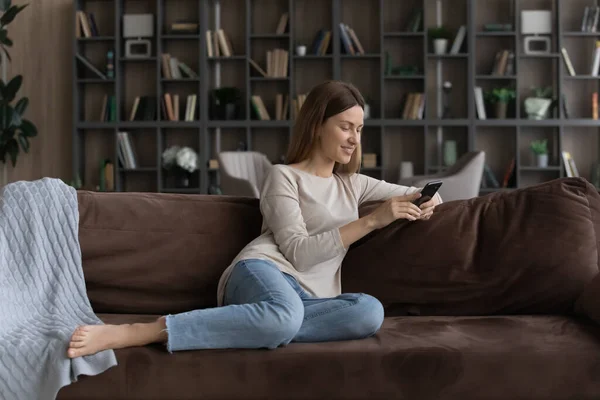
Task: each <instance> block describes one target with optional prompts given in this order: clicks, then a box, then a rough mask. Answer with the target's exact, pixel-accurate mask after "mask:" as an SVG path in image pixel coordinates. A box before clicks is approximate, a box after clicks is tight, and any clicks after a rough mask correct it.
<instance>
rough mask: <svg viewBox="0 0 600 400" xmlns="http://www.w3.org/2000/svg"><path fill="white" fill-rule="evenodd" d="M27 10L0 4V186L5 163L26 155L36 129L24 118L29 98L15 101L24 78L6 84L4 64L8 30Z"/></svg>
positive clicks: (5, 2)
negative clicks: (0, 175)
mask: <svg viewBox="0 0 600 400" xmlns="http://www.w3.org/2000/svg"><path fill="white" fill-rule="evenodd" d="M25 7H27V4H25V5H11V0H0V12H2V16H1V17H0V55H1V56H2V62H1V63H2V65H1V67H2V79H0V162H2V169H3V171H2V177H3V178H2V182H1V183H2V185H4V184H6V180H7V179H6V163H7V161H8V160H9V159H10V161H11V163H12V166H13V167H14V166H16V164H17V157H18V155H19V153H20V151H21V150H22V151H23V152H25V153H28V152H29V147H30V143H29V140H30V138H32V137H35V136H37V128H36V126H35V125H34V124H33V123H32V122H31V121H29V120H28V119H25V118H23V115H24V114H25V111H26V110H27V105H28V104H29V98H27V97H22V98H20V99H18V100H17V94H18V92H19V89H20V88H21V84H22V83H23V76H21V75H17V76H15V77H13V78H12V79H11V80H10V81H8V82H7V78H6V68H7V62H8V61H10V60H11V58H10V54H9V52H8V48H9V47H11V46H12V45H13V41H12V40H11V39H10V38H9V37H8V31H7V26H8V25H9V24H10V23H11V22H12V21H13V20H14V19H15V17H16V16H17V15H18V14H19V13H20V12H21V11H23V9H25Z"/></svg>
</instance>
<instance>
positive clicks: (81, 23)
mask: <svg viewBox="0 0 600 400" xmlns="http://www.w3.org/2000/svg"><path fill="white" fill-rule="evenodd" d="M95 36H99V34H98V26H97V25H96V18H95V17H94V13H87V12H85V11H81V10H79V11H77V12H76V13H75V37H76V38H78V39H79V38H82V37H86V38H90V37H95Z"/></svg>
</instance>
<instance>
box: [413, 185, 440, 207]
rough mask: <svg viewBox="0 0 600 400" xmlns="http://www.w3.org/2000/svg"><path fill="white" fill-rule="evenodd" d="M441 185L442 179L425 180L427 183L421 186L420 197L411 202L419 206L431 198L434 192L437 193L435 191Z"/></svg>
mask: <svg viewBox="0 0 600 400" xmlns="http://www.w3.org/2000/svg"><path fill="white" fill-rule="evenodd" d="M441 186H442V181H431V182H427V184H426V185H425V186H423V189H421V197H419V198H418V199H416V200H414V201H413V203H414V204H416V205H417V206H420V205H421V204H423V203H425V202H426V201H429V200H431V199H432V198H433V196H435V194H436V193H437V191H438V190H439V189H440V187H441Z"/></svg>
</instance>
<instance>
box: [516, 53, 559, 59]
mask: <svg viewBox="0 0 600 400" xmlns="http://www.w3.org/2000/svg"><path fill="white" fill-rule="evenodd" d="M519 57H520V58H525V59H528V58H533V59H535V58H539V59H544V58H559V57H560V54H559V53H548V54H524V53H523V54H519Z"/></svg>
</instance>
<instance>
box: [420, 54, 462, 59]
mask: <svg viewBox="0 0 600 400" xmlns="http://www.w3.org/2000/svg"><path fill="white" fill-rule="evenodd" d="M468 56H469V55H468V54H465V53H459V54H447V53H446V54H434V53H427V57H428V58H464V59H467V58H468Z"/></svg>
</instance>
